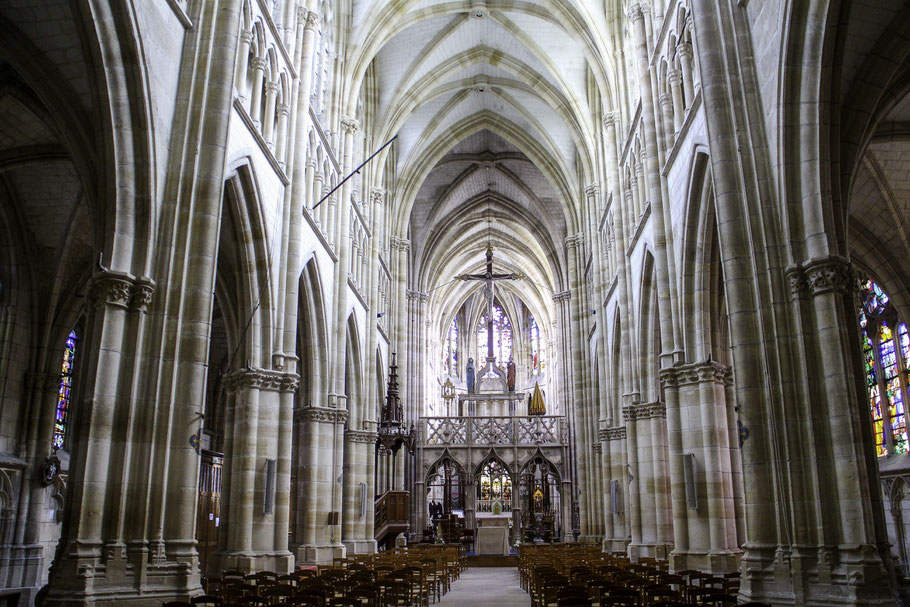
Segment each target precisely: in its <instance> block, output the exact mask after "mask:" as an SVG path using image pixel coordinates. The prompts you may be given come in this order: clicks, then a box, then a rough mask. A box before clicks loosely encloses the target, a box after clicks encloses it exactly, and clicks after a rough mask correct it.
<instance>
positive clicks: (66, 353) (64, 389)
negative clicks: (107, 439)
mask: <svg viewBox="0 0 910 607" xmlns="http://www.w3.org/2000/svg"><path fill="white" fill-rule="evenodd" d="M78 339H79V337H78V336H77V335H76V332H75V331H70V334H69V337H67V338H66V345H65V346H64V349H63V363H62V364H61V365H60V388H59V389H58V390H57V415H56V417H55V418H54V442H53V446H54V449H62V448H63V442H64V440H65V439H66V428H67V424H68V422H69V413H70V403H71V400H72V390H73V364H74V362H75V360H76V341H77V340H78Z"/></svg>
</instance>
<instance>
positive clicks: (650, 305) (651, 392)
mask: <svg viewBox="0 0 910 607" xmlns="http://www.w3.org/2000/svg"><path fill="white" fill-rule="evenodd" d="M641 276H642V280H641V295H640V297H639V313H638V317H639V319H640V325H639V327H640V333H639V336H638V351H639V352H640V353H641V355H640V358H639V365H640V372H639V377H640V378H641V381H640V384H641V385H640V386H639V390H640V391H641V398H642V399H643V401H645V402H649V401H655V400H658V399H659V395H660V381H659V379H658V371H659V369H660V353H661V334H660V310H659V303H658V297H657V274H656V270H655V267H654V256H653V254H652V253H651V251H650V250H648V251H647V252H646V253H645V260H644V264H643V265H642V273H641Z"/></svg>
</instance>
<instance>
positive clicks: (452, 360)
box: [442, 316, 458, 375]
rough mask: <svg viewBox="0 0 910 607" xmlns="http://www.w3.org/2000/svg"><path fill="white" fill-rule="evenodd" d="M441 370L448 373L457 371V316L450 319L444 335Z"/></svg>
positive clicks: (452, 373) (453, 373)
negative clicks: (447, 330) (450, 322)
mask: <svg viewBox="0 0 910 607" xmlns="http://www.w3.org/2000/svg"><path fill="white" fill-rule="evenodd" d="M442 370H443V372H444V373H447V374H449V375H455V374H457V373H458V317H457V316H456V317H455V318H453V319H452V326H451V327H449V332H448V334H447V335H446V346H445V351H444V352H443V362H442Z"/></svg>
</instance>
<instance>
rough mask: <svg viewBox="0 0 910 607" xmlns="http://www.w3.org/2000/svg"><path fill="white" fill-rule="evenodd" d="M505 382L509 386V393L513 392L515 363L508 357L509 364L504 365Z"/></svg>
mask: <svg viewBox="0 0 910 607" xmlns="http://www.w3.org/2000/svg"><path fill="white" fill-rule="evenodd" d="M506 382H508V384H509V392H514V391H515V361H514V360H512V357H511V356H509V362H508V363H506Z"/></svg>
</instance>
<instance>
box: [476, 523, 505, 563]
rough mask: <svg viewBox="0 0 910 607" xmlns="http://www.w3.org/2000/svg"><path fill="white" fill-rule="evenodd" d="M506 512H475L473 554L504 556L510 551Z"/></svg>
mask: <svg viewBox="0 0 910 607" xmlns="http://www.w3.org/2000/svg"><path fill="white" fill-rule="evenodd" d="M511 519H512V517H511V515H508V514H490V513H488V512H478V513H477V537H476V540H475V541H476V544H475V548H474V553H475V554H482V555H500V556H506V555H508V554H509V553H510V552H511V547H510V546H509V521H510V520H511Z"/></svg>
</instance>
